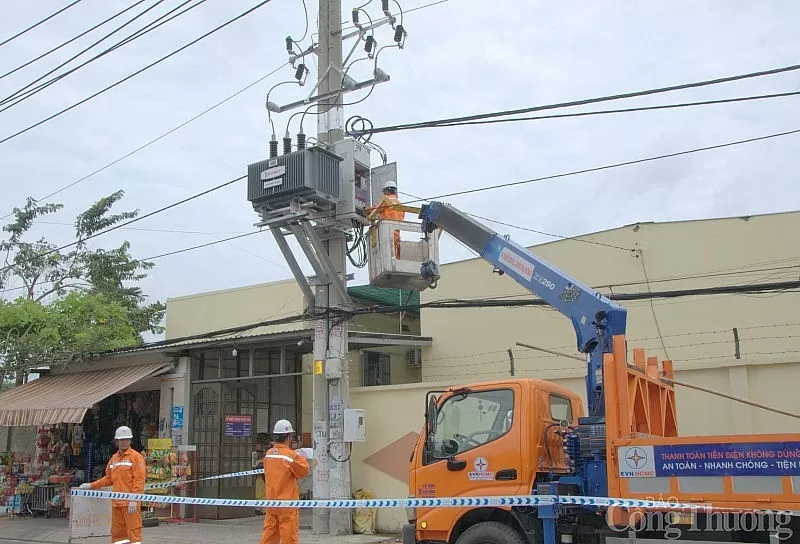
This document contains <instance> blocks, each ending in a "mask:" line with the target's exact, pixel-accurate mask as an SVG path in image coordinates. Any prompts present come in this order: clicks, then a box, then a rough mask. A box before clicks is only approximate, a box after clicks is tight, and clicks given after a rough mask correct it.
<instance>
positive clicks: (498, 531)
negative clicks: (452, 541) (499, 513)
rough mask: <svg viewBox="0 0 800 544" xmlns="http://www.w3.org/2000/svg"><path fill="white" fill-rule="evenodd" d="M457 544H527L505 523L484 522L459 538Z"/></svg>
mask: <svg viewBox="0 0 800 544" xmlns="http://www.w3.org/2000/svg"><path fill="white" fill-rule="evenodd" d="M456 544H526V543H525V541H524V540H523V539H522V536H520V534H519V533H518V532H517V531H516V530H514V528H512V527H509V526H508V525H506V524H504V523H499V522H497V521H484V522H483V523H478V524H477V525H473V526H472V527H470V528H469V529H467V530H466V531H464V532H463V533H461V536H460V537H458V540H456Z"/></svg>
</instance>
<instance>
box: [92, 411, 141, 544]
mask: <svg viewBox="0 0 800 544" xmlns="http://www.w3.org/2000/svg"><path fill="white" fill-rule="evenodd" d="M132 439H133V432H131V430H130V428H129V427H125V426H122V427H119V428H118V429H117V431H116V433H114V440H115V441H116V442H117V449H118V451H117V453H115V454H114V455H112V456H111V459H110V460H109V461H108V465H106V475H105V476H103V477H102V478H100V479H99V480H95V481H94V482H92V483H91V484H88V483H87V484H82V485H81V486H80V489H97V488H100V487H108V486H111V489H112V491H114V492H117V493H139V494H142V493H144V480H145V476H146V473H147V469H146V468H145V461H144V457H143V456H142V454H141V453H139V452H138V451H136V450H134V449H133V448H132V447H131V440H132ZM111 542H112V543H121V542H125V543H130V544H141V542H142V510H141V505H140V503H138V502H135V501H128V500H125V499H114V500H112V501H111Z"/></svg>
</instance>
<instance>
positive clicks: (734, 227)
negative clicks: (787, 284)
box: [422, 213, 800, 408]
mask: <svg viewBox="0 0 800 544" xmlns="http://www.w3.org/2000/svg"><path fill="white" fill-rule="evenodd" d="M798 227H800V213H787V214H776V215H770V216H758V217H752V218H749V219H738V218H737V219H722V220H711V221H693V222H679V223H666V224H648V223H645V224H641V225H632V226H628V227H623V228H619V229H615V230H611V231H606V232H601V233H598V234H594V235H591V236H585V237H582V238H581V239H582V240H584V242H580V241H576V240H563V241H558V242H553V243H548V244H543V245H539V246H536V247H535V249H534V251H535V253H536V254H537V255H538V256H540V257H541V258H543V259H545V260H546V261H548V262H550V263H552V264H554V265H555V266H557V267H559V268H560V269H562V270H565V271H569V273H570V274H571V275H572V276H573V277H575V278H577V279H578V280H580V281H582V282H584V283H587V284H589V285H591V286H595V287H597V288H599V289H600V290H601V291H602V292H604V293H607V292H609V289H608V288H604V287H603V286H609V285H611V286H613V292H614V293H617V294H620V293H642V292H644V293H646V292H647V291H648V285H647V283H646V281H645V280H646V279H647V278H649V279H650V280H651V283H650V286H649V289H650V290H652V291H668V290H677V289H692V288H700V287H709V286H712V285H733V284H743V283H758V282H773V281H783V280H788V279H796V278H797V268H792V269H788V268H783V269H780V268H779V267H787V266H789V265H793V264H794V265H797V263H798V259H800V239H797V238H796V237H790V236H786V233H788V232H794V231H796V230H797V228H798ZM586 241H588V242H593V243H585V242H586ZM600 244H604V245H600ZM609 246H616V247H619V248H623V249H616V248H615V247H609ZM629 249H633V250H636V251H633V252H632V251H629ZM639 250H640V251H641V253H639ZM754 263H755V264H754ZM768 269H769V270H768ZM491 270H492V267H491V265H490V264H489V263H487V262H485V261H483V260H482V259H473V260H469V261H462V262H458V263H451V264H445V265H442V266H441V275H442V278H441V280H440V281H439V285H438V287H437V289H436V290H435V291H432V290H429V291H425V292H423V293H422V295H423V300H424V302H430V301H433V300H441V299H448V298H459V299H482V298H497V297H507V298H509V299H510V300H514V299H517V300H519V299H530V298H533V297H532V295H530V293H528V292H526V291H525V290H524V289H522V288H521V287H519V286H518V285H517V284H516V282H514V281H513V280H511V279H510V278H508V277H507V276H502V277H499V276H497V275H493V274H492V273H491ZM645 272H646V273H645ZM689 275H691V276H696V275H702V276H705V277H702V278H696V279H688V280H687V279H680V278H682V277H686V276H689ZM799 301H800V297H799V296H798V294H797V293H796V292H792V293H781V294H775V293H770V294H764V295H731V294H719V295H709V296H694V297H683V298H671V299H663V298H661V299H655V300H651V301H648V300H641V301H631V302H625V303H623V305H624V306H625V307H626V308H627V309H628V335H627V337H628V345H629V348H630V349H632V348H634V347H643V348H646V349H647V352H648V354H650V355H656V356H658V357H659V358H661V359H665V358H671V359H672V360H674V361H675V365H676V368H678V369H686V370H688V369H693V368H697V369H699V368H705V367H725V366H728V365H730V364H732V363H742V362H752V363H756V364H762V363H776V364H777V363H791V362H798V361H800V356H799V355H800V342H798V338H800V326H798V319H797V317H796V313H795V311H794V308H795V306H796V304H797V302H799ZM654 315H655V316H656V318H657V320H656V319H655V318H654ZM422 323H423V331H422V333H423V334H424V335H425V336H431V337H433V338H434V343H433V346H431V347H430V348H427V349H425V353H424V355H423V379H424V381H429V380H430V381H436V380H441V379H449V378H450V376H453V375H458V374H460V373H464V372H468V373H470V374H472V375H473V376H474V377H475V378H477V379H484V378H485V379H491V378H492V377H496V376H499V375H503V374H504V373H505V374H506V375H507V373H508V369H509V357H508V353H507V350H508V349H509V348H512V349H513V351H514V355H515V363H516V369H517V375H522V376H525V375H532V374H533V373H534V372H535V371H536V370H544V369H560V368H564V369H575V368H582V367H583V363H581V362H579V361H574V360H572V359H569V358H564V357H558V356H553V355H549V354H547V353H542V352H535V351H531V350H526V349H525V348H521V347H519V346H516V345H515V344H516V342H523V343H527V344H532V345H535V346H539V347H545V348H549V349H555V350H559V351H564V352H567V353H568V354H570V355H577V350H576V346H575V334H574V331H573V328H572V325H571V323H570V321H569V320H568V319H567V318H565V317H564V316H563V315H561V314H559V313H558V312H556V311H554V310H552V309H550V308H547V307H543V306H537V307H517V308H481V309H457V310H456V309H446V310H442V309H423V315H422ZM792 324H793V325H792ZM734 328H737V330H738V334H739V339H740V342H739V348H740V353H741V359H739V360H736V359H735V358H734V353H735V345H734V335H733V329H734ZM489 329H491V333H488V330H489ZM659 331H660V334H661V336H662V337H663V346H666V353H665V351H664V348H663V346H662V340H661V339H659ZM466 339H469V341H466ZM793 403H795V407H796V408H800V405H799V404H797V403H800V398H797V399H795V400H794V401H793Z"/></svg>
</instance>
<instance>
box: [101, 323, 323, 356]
mask: <svg viewBox="0 0 800 544" xmlns="http://www.w3.org/2000/svg"><path fill="white" fill-rule="evenodd" d="M304 333H306V334H314V330H313V329H309V328H307V327H297V328H295V329H291V330H281V331H278V332H275V331H274V330H272V328H271V327H258V328H255V329H252V330H249V331H244V332H236V333H229V334H218V335H208V336H204V335H203V334H202V333H198V334H197V335H196V336H195V337H193V338H189V339H186V340H180V339H176V340H175V341H173V342H171V341H170V340H169V338H167V339H166V340H162V341H159V342H154V343H153V344H151V345H144V346H141V347H136V348H131V349H123V350H119V351H115V352H114V353H115V354H117V355H122V354H127V353H139V352H145V351H169V350H172V349H177V348H198V347H202V346H214V345H215V344H218V343H220V342H222V343H230V342H232V341H235V340H243V341H248V342H247V343H251V342H249V341H252V340H253V339H272V338H275V339H278V338H284V337H297V336H302V335H303V334H304Z"/></svg>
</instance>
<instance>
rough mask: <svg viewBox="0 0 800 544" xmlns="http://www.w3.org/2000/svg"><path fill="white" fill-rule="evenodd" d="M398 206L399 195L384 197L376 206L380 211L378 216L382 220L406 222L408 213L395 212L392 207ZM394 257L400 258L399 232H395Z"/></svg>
mask: <svg viewBox="0 0 800 544" xmlns="http://www.w3.org/2000/svg"><path fill="white" fill-rule="evenodd" d="M396 204H400V201H399V200H398V199H397V195H383V199H382V200H381V201H380V203H379V204H378V205H377V206H376V208H377V209H378V216H379V217H380V218H381V219H386V220H387V221H404V220H405V218H406V212H404V211H402V210H395V209H394V208H392V207H391V206H394V205H396ZM394 257H395V259H399V258H400V231H399V230H395V231H394Z"/></svg>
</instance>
